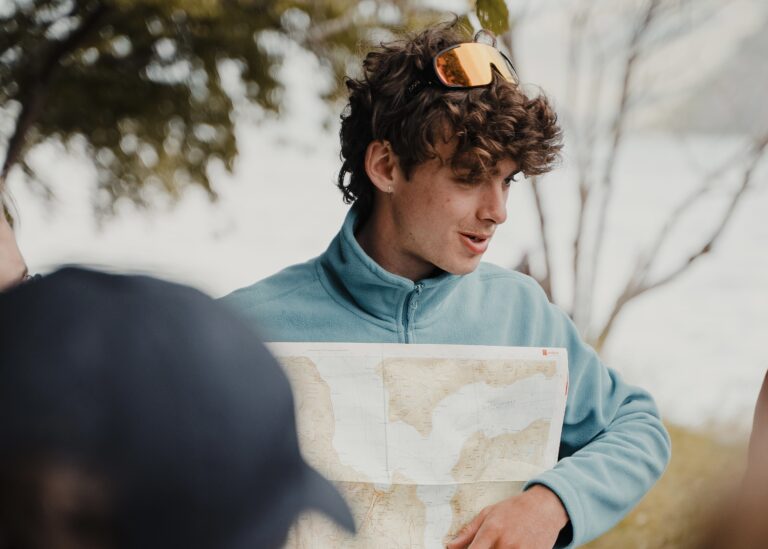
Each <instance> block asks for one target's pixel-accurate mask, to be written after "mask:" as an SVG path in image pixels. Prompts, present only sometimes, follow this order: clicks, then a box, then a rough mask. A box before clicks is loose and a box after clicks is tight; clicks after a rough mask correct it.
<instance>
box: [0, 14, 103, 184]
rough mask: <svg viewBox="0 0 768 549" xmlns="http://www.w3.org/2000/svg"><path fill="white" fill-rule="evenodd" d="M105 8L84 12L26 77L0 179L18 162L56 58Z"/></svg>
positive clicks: (81, 36)
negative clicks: (79, 21)
mask: <svg viewBox="0 0 768 549" xmlns="http://www.w3.org/2000/svg"><path fill="white" fill-rule="evenodd" d="M107 11H108V10H107V7H106V5H104V4H99V5H98V6H97V7H96V9H94V10H93V11H92V12H91V13H90V14H88V15H87V16H85V17H84V18H83V22H82V24H81V25H80V27H78V28H77V30H75V31H74V32H72V33H70V34H69V36H67V38H66V39H65V40H62V41H61V42H59V43H58V44H56V45H55V46H54V47H52V48H51V49H50V50H49V51H48V52H47V55H46V57H45V58H44V59H43V60H42V62H41V63H40V64H39V69H38V70H37V71H36V73H35V74H33V75H32V76H31V77H30V78H29V81H28V82H27V83H26V85H25V86H24V91H23V92H22V93H20V96H19V98H18V101H19V102H20V103H21V112H20V113H19V116H18V118H17V119H16V126H15V128H14V131H13V134H12V135H11V138H10V139H9V141H8V148H7V149H6V153H5V160H4V161H3V167H2V170H0V179H5V178H6V177H7V176H8V173H9V172H10V170H11V168H12V167H13V166H14V165H15V164H16V162H18V160H19V157H20V155H21V153H22V150H23V149H24V143H25V139H26V136H27V132H28V131H29V129H30V128H31V127H32V125H33V124H34V123H35V121H36V120H37V119H38V118H39V116H40V113H41V112H42V109H43V105H44V104H45V97H46V95H47V92H48V87H49V85H50V83H51V81H52V80H53V77H54V76H55V73H56V69H57V66H58V64H59V62H60V61H61V60H62V59H63V58H64V57H65V56H66V55H67V54H69V53H71V52H72V51H74V50H75V49H76V48H77V46H78V45H79V44H80V43H81V42H82V41H83V40H84V39H85V38H86V37H87V36H88V34H89V33H90V32H91V31H92V30H93V29H94V28H95V27H96V25H97V24H98V23H99V21H100V20H101V19H102V17H104V15H105V14H106V13H107Z"/></svg>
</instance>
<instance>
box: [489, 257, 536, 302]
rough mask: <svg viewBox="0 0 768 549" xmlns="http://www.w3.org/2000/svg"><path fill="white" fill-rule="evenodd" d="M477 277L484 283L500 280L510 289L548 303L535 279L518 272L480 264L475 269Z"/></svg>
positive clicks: (490, 264) (491, 264)
mask: <svg viewBox="0 0 768 549" xmlns="http://www.w3.org/2000/svg"><path fill="white" fill-rule="evenodd" d="M477 276H478V278H479V280H481V281H482V282H484V283H485V282H488V281H492V280H500V281H503V283H505V284H509V285H510V286H511V287H515V288H516V289H517V290H518V291H522V292H524V293H527V294H530V296H531V297H532V298H534V299H543V300H544V301H547V302H549V299H548V298H547V294H546V293H545V292H544V289H543V288H542V287H541V285H540V284H539V283H538V282H537V281H536V279H535V278H533V277H532V276H529V275H527V274H523V273H521V272H519V271H513V270H511V269H506V268H504V267H499V266H498V265H494V264H493V263H480V266H479V267H478V269H477Z"/></svg>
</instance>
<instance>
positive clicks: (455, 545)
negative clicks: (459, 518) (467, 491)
mask: <svg viewBox="0 0 768 549" xmlns="http://www.w3.org/2000/svg"><path fill="white" fill-rule="evenodd" d="M490 510H491V508H490V507H486V508H485V509H483V510H482V511H480V512H479V513H478V514H477V516H475V518H473V519H472V520H471V521H470V522H469V523H467V524H466V525H464V527H462V529H461V530H459V533H458V534H457V535H456V537H454V538H453V539H452V540H451V541H449V542H448V543H447V544H446V546H445V548H446V549H463V548H464V547H466V546H467V545H468V544H469V543H471V542H472V540H473V539H474V537H475V534H476V533H477V531H478V530H479V529H480V526H482V524H483V521H484V520H485V517H487V516H488V513H489V512H490Z"/></svg>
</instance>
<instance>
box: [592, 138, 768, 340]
mask: <svg viewBox="0 0 768 549" xmlns="http://www.w3.org/2000/svg"><path fill="white" fill-rule="evenodd" d="M767 149H768V134H766V135H764V136H763V137H762V138H760V139H758V140H757V141H756V142H755V144H754V146H753V148H752V158H751V159H750V161H749V164H748V165H747V167H746V169H745V170H744V174H743V175H742V178H741V185H739V188H738V189H737V190H736V192H734V193H733V196H732V197H731V200H730V202H729V204H728V207H727V208H726V210H725V211H724V212H723V215H722V217H721V218H720V221H719V223H718V224H717V227H715V230H714V231H713V232H712V234H711V236H710V237H709V239H707V241H706V242H705V243H704V244H703V245H702V246H701V247H700V248H698V249H697V250H696V251H695V252H694V253H692V254H691V255H690V256H689V257H688V258H687V259H686V260H685V261H683V262H682V263H681V264H680V265H678V266H677V267H676V268H674V269H672V270H671V271H670V272H668V273H667V274H665V275H663V276H660V277H659V278H657V279H656V280H654V281H652V282H647V281H646V279H647V276H648V273H649V271H650V266H651V265H650V264H647V261H648V260H647V259H646V260H645V261H646V264H644V265H643V267H644V268H643V269H642V270H638V271H635V273H634V274H633V275H632V276H631V277H630V279H629V281H628V283H627V285H626V287H625V288H624V290H623V291H622V293H621V295H619V297H618V299H617V300H616V303H615V304H614V306H613V309H612V310H611V314H610V315H609V317H608V320H607V321H606V323H605V325H604V326H603V328H602V330H601V331H600V333H599V335H598V337H597V339H596V343H595V346H596V348H597V349H600V348H602V346H603V344H604V343H605V340H606V338H607V337H608V334H609V333H610V331H611V328H612V327H613V323H614V321H615V320H616V317H618V315H619V313H620V312H621V311H622V309H623V308H624V306H625V305H626V304H627V303H628V302H629V301H631V300H632V299H634V298H636V297H637V296H639V295H641V294H644V293H645V292H648V291H650V290H654V289H656V288H658V287H660V286H663V285H665V284H668V283H670V282H672V281H673V280H675V279H676V278H677V277H679V276H680V275H681V274H683V273H684V272H685V271H687V270H688V269H689V268H690V267H691V265H692V264H693V263H694V262H695V261H696V260H698V259H699V258H701V257H702V256H704V255H706V254H708V253H710V252H711V251H712V248H713V247H714V246H715V244H716V243H717V241H718V240H719V239H720V236H721V235H722V234H723V232H724V230H725V228H726V227H727V226H728V224H729V223H730V221H731V220H732V219H733V213H734V212H735V211H736V207H737V206H738V204H739V202H740V201H741V200H742V198H743V197H744V194H745V193H746V191H747V189H748V188H749V186H750V184H751V183H752V178H753V175H754V173H755V169H756V168H757V165H758V164H759V163H760V160H762V158H763V157H764V156H765V152H766V150H767ZM678 210H679V208H678ZM656 251H657V250H656ZM650 257H651V259H653V258H655V257H656V256H655V255H653V254H651V255H650Z"/></svg>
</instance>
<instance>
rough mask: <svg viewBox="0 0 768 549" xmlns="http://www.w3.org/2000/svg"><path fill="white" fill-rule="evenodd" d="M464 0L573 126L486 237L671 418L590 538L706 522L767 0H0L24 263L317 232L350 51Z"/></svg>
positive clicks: (752, 382)
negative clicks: (664, 464) (660, 447)
mask: <svg viewBox="0 0 768 549" xmlns="http://www.w3.org/2000/svg"><path fill="white" fill-rule="evenodd" d="M454 16H457V17H459V19H460V21H461V24H463V25H465V26H466V27H467V29H471V30H477V29H479V28H481V27H485V28H489V29H491V30H493V31H494V32H495V33H496V34H497V36H498V38H499V43H498V46H499V48H500V49H502V50H503V51H505V52H507V53H508V54H509V56H510V57H511V58H512V59H513V62H514V63H515V66H516V67H517V69H518V73H519V75H520V77H521V81H522V83H523V85H524V86H525V87H526V89H528V90H529V91H530V92H531V93H539V92H540V91H543V92H544V93H545V94H546V95H547V96H548V97H549V98H550V99H551V100H552V101H553V102H554V104H555V106H556V109H557V111H558V113H559V115H560V119H561V121H562V123H563V126H564V130H565V149H564V155H563V162H562V165H561V167H560V168H559V169H558V170H556V171H555V172H553V173H551V174H548V175H546V176H544V177H540V178H536V179H525V180H522V181H520V182H518V183H516V184H515V187H513V189H512V192H511V195H510V200H509V214H510V215H509V220H508V221H507V223H506V224H505V225H504V226H502V227H500V229H499V230H498V231H497V233H496V234H497V236H496V238H495V239H494V244H493V246H491V248H490V250H489V252H488V253H487V254H486V260H487V261H491V262H493V263H497V264H500V265H503V266H506V267H509V268H513V269H518V270H522V271H524V272H527V273H529V274H531V275H532V276H534V277H536V278H537V279H538V280H539V282H540V283H541V285H542V286H543V287H544V289H545V290H546V291H547V293H548V294H549V295H550V297H551V299H552V300H553V301H554V302H555V303H557V304H559V305H560V306H561V307H563V308H564V309H565V310H566V311H568V312H569V314H570V315H571V316H572V318H573V319H574V321H575V322H576V324H577V326H578V327H579V329H580V330H581V332H582V334H583V336H584V337H585V338H586V339H588V340H589V341H590V342H592V344H593V345H595V347H596V348H597V349H598V350H599V351H600V353H601V354H602V356H603V358H604V360H605V361H606V362H607V363H608V364H609V365H610V366H612V367H614V368H616V369H617V370H618V371H620V372H621V373H622V374H623V375H624V376H625V377H626V378H627V379H628V380H629V381H631V382H633V383H636V384H639V385H641V386H643V387H645V388H647V389H649V390H650V391H651V392H652V393H653V394H654V396H655V397H656V399H657V401H658V403H659V406H660V408H661V411H662V413H663V415H664V417H665V419H666V420H667V422H668V424H669V426H670V429H671V431H672V434H673V437H674V454H675V455H674V458H673V462H672V465H671V466H670V470H669V472H668V474H667V475H666V476H665V478H664V479H663V480H662V481H661V483H660V484H659V486H658V488H656V489H655V490H654V492H652V493H651V494H650V495H649V496H648V497H647V498H646V500H644V502H643V503H642V504H641V506H640V508H638V510H637V511H635V512H634V513H633V514H632V515H631V516H630V517H628V519H627V520H625V521H624V523H622V525H620V526H619V527H618V528H617V529H615V530H614V531H612V532H610V533H609V534H607V535H606V536H605V537H604V538H601V539H600V540H598V541H597V542H595V543H594V546H595V547H616V546H621V547H687V546H690V545H691V544H692V543H694V538H695V536H694V535H693V534H692V532H695V531H697V530H698V529H699V527H698V524H699V523H700V521H702V520H706V518H705V517H706V513H707V509H708V504H709V503H715V502H716V501H717V500H718V499H719V496H718V494H719V493H720V492H719V489H720V487H721V486H724V485H727V484H728V483H729V482H731V481H733V480H734V479H735V478H737V477H738V474H739V471H740V468H741V467H742V466H743V455H744V441H745V440H746V437H747V435H748V433H749V429H750V427H751V420H752V410H753V408H754V403H755V399H756V397H757V393H758V390H759V387H760V382H761V380H762V377H763V375H764V372H765V371H766V369H768V355H766V351H765V347H764V342H763V340H762V337H765V334H768V254H767V253H766V249H767V247H766V244H767V243H768V221H766V214H765V212H766V211H768V160H766V157H768V151H767V150H766V149H767V147H768V102H766V101H765V93H766V91H768V34H766V33H765V31H764V29H765V28H766V26H767V25H768V4H766V3H765V2H764V1H762V0H730V1H728V2H726V1H725V0H536V1H534V0H528V1H522V0H520V1H518V0H508V1H507V2H504V1H503V0H488V1H483V0H477V2H474V1H467V0H453V1H437V0H392V1H373V0H366V1H362V2H354V1H351V0H327V1H300V0H276V1H261V0H0V162H2V178H3V179H5V188H4V189H3V196H4V201H5V206H6V208H5V209H6V215H8V216H9V217H10V218H12V219H13V220H14V224H15V228H16V231H17V236H18V239H19V244H20V247H21V249H22V251H23V253H24V255H25V257H26V260H27V262H28V264H29V267H30V271H31V272H40V273H44V272H47V271H49V270H51V269H53V268H55V266H57V265H59V264H62V263H73V262H75V263H85V264H90V265H96V266H99V267H101V268H106V269H110V270H116V271H126V270H128V271H139V272H148V273H151V274H154V275H158V276H161V277H164V278H168V279H173V280H178V281H181V282H185V283H188V284H191V285H193V286H196V287H198V288H200V289H202V290H203V291H206V292H208V293H210V294H211V295H214V296H221V295H224V294H226V293H228V292H230V291H232V290H234V289H236V288H239V287H241V286H244V285H248V284H251V283H253V282H255V281H256V280H258V279H260V278H262V277H264V276H267V275H269V274H271V273H273V272H275V271H277V270H279V269H281V268H283V267H286V266H288V265H290V264H292V263H296V262H300V261H305V260H306V259H308V258H310V257H313V256H316V255H318V254H320V253H321V252H322V251H323V250H324V249H325V247H326V246H327V245H328V243H329V241H330V240H331V238H332V237H333V235H334V234H335V233H336V231H337V230H338V228H339V227H340V225H341V222H342V219H343V217H344V214H345V212H346V208H347V207H346V206H345V205H344V204H343V202H342V200H341V194H340V193H339V192H338V191H337V190H336V189H335V188H334V183H335V179H336V174H337V173H338V169H339V145H338V137H337V134H338V126H339V123H338V121H339V114H340V113H341V111H342V109H343V107H344V85H343V78H344V76H345V75H350V76H359V75H360V60H361V57H362V55H364V53H365V52H366V51H368V50H369V49H370V48H371V47H372V46H373V45H375V44H377V43H379V42H381V41H383V40H384V41H385V40H389V39H391V38H394V37H396V36H398V35H400V34H401V33H403V32H405V31H409V30H417V29H420V28H422V27H423V26H425V25H427V24H430V23H434V22H438V21H445V20H449V19H450V18H452V17H454ZM0 181H1V180H0Z"/></svg>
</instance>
